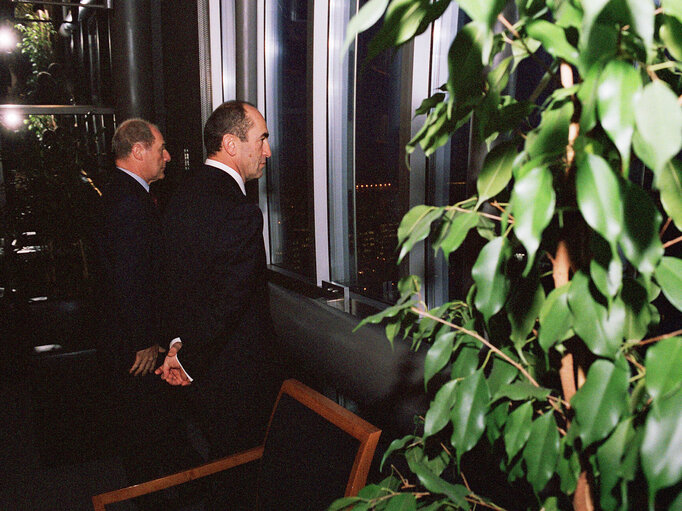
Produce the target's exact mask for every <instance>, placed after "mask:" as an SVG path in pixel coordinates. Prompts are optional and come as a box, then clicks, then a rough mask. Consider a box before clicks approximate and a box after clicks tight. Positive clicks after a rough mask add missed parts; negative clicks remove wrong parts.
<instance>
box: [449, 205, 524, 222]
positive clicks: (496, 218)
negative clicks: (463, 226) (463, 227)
mask: <svg viewBox="0 0 682 511" xmlns="http://www.w3.org/2000/svg"><path fill="white" fill-rule="evenodd" d="M452 209H454V210H455V211H459V212H460V213H470V214H473V215H481V216H484V217H486V218H490V219H491V220H497V221H498V222H501V221H502V217H500V216H495V215H491V214H490V213H483V212H482V211H472V210H471V209H466V208H460V207H458V206H453V207H452ZM509 221H510V222H511V223H513V219H512V218H510V219H509Z"/></svg>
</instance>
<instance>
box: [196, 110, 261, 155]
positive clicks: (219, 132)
mask: <svg viewBox="0 0 682 511" xmlns="http://www.w3.org/2000/svg"><path fill="white" fill-rule="evenodd" d="M246 105H248V106H251V107H253V108H256V107H255V106H253V105H252V104H251V103H249V102H247V101H238V100H233V101H226V102H225V103H223V104H222V105H220V106H219V107H218V108H216V109H215V110H214V111H213V113H212V114H211V116H210V117H209V118H208V120H207V121H206V124H205V125H204V146H205V147H206V154H208V155H209V156H210V155H212V154H215V153H217V152H219V151H220V146H221V145H222V143H223V137H224V136H225V135H227V134H228V133H229V134H231V135H234V136H236V137H239V140H242V141H245V140H246V139H247V136H246V135H247V133H248V132H249V130H250V129H251V127H252V126H253V120H251V119H250V118H249V116H247V115H246V108H245V107H246Z"/></svg>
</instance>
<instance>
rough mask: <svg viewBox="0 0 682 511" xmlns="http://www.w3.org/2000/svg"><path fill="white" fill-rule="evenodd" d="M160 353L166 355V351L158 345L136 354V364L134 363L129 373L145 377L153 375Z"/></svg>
mask: <svg viewBox="0 0 682 511" xmlns="http://www.w3.org/2000/svg"><path fill="white" fill-rule="evenodd" d="M159 352H161V353H165V352H166V350H165V349H163V348H161V347H160V346H159V345H158V344H154V345H152V346H150V347H149V348H145V349H143V350H140V351H138V352H137V353H136V354H135V362H133V365H132V366H131V368H130V369H129V370H128V373H129V374H132V375H133V376H144V375H145V374H149V373H151V372H152V371H153V370H154V368H155V367H156V359H157V357H158V356H159Z"/></svg>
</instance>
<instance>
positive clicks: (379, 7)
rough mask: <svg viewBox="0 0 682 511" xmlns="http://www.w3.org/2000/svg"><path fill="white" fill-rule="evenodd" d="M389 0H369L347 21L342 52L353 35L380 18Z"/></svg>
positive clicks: (352, 39)
mask: <svg viewBox="0 0 682 511" xmlns="http://www.w3.org/2000/svg"><path fill="white" fill-rule="evenodd" d="M388 2H389V0H369V1H368V2H367V3H366V4H365V5H363V6H362V8H361V9H360V10H359V11H358V12H357V14H356V15H355V16H353V18H352V19H351V20H350V21H349V22H348V28H347V29H346V40H345V41H344V42H343V53H346V52H347V51H348V47H349V46H350V45H351V44H352V42H353V41H354V40H355V36H357V35H358V34H360V33H361V32H364V31H365V30H367V29H368V28H370V27H371V26H372V25H374V24H375V23H376V22H377V21H379V20H380V19H381V16H382V15H383V14H384V11H385V10H386V7H387V6H388Z"/></svg>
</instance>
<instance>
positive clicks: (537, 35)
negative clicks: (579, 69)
mask: <svg viewBox="0 0 682 511" xmlns="http://www.w3.org/2000/svg"><path fill="white" fill-rule="evenodd" d="M526 33H527V34H528V35H529V36H530V37H532V38H533V39H536V40H538V41H540V42H541V43H542V46H543V47H544V48H545V50H547V53H549V54H550V55H552V56H553V57H556V58H559V59H563V60H565V61H566V62H568V63H569V64H573V65H577V63H578V50H577V49H576V48H575V47H574V46H573V45H571V44H570V43H569V42H568V41H567V40H566V32H565V31H564V29H563V28H562V27H560V26H559V25H556V24H555V23H550V22H549V21H546V20H535V21H532V22H530V23H528V24H527V25H526Z"/></svg>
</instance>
